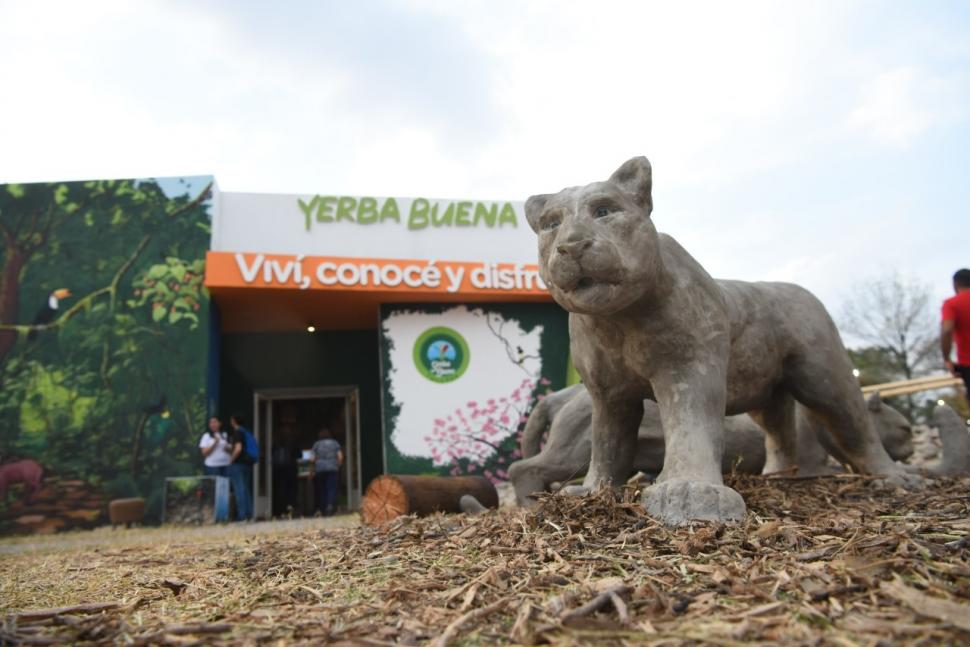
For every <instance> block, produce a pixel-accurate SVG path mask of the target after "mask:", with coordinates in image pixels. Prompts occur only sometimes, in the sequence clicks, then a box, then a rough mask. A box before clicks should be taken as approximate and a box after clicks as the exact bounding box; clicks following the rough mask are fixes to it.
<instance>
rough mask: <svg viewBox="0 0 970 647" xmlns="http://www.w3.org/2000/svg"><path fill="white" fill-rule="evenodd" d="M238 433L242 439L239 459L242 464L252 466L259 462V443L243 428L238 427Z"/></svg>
mask: <svg viewBox="0 0 970 647" xmlns="http://www.w3.org/2000/svg"><path fill="white" fill-rule="evenodd" d="M239 433H240V434H241V435H242V437H243V451H242V454H241V455H240V456H239V459H240V460H241V461H242V462H244V463H248V464H250V465H252V464H253V463H255V462H257V461H258V460H259V443H257V442H256V437H255V436H253V433H252V432H251V431H249V430H248V429H246V428H245V427H240V428H239Z"/></svg>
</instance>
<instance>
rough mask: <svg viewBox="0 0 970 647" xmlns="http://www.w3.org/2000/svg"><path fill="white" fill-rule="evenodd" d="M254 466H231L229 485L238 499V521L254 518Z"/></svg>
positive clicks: (237, 464) (243, 464)
mask: <svg viewBox="0 0 970 647" xmlns="http://www.w3.org/2000/svg"><path fill="white" fill-rule="evenodd" d="M252 480H253V466H252V465H246V464H245V463H233V464H232V465H230V466H229V483H230V484H231V485H232V493H233V495H235V497H236V519H237V520H239V521H244V520H245V519H251V518H252V516H253V494H252V485H251V483H252Z"/></svg>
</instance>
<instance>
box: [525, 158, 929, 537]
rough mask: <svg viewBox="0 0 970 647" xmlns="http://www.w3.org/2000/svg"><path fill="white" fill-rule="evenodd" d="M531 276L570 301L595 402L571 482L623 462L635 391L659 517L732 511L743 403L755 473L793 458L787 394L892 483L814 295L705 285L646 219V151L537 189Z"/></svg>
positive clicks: (611, 471) (628, 466) (614, 478)
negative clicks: (656, 463)
mask: <svg viewBox="0 0 970 647" xmlns="http://www.w3.org/2000/svg"><path fill="white" fill-rule="evenodd" d="M525 211H526V218H527V220H528V221H529V225H530V226H531V227H532V229H533V230H534V231H536V232H537V234H538V247H539V269H540V274H541V276H542V278H543V280H544V281H545V283H546V285H547V286H548V287H549V291H550V293H551V294H552V296H553V298H554V299H555V300H556V301H557V302H558V303H559V304H560V305H561V306H562V307H564V308H565V309H566V310H568V311H569V313H570V315H569V331H570V339H571V345H570V348H571V352H572V357H573V361H574V364H575V366H576V369H577V370H578V371H579V374H580V375H581V376H582V377H583V382H584V383H585V384H586V388H587V389H588V390H589V393H590V396H591V397H592V401H593V414H592V428H593V432H592V453H591V459H590V467H589V471H588V472H587V474H586V479H585V481H584V486H585V487H586V488H588V489H593V488H597V487H600V486H609V485H613V484H619V483H621V482H623V480H624V479H625V478H626V476H627V475H628V474H629V473H630V472H631V470H632V469H633V459H634V456H635V455H636V443H637V429H638V428H639V426H640V420H641V419H642V417H643V400H644V399H649V400H654V401H656V402H657V404H658V405H659V409H660V418H661V420H662V421H663V429H664V432H665V435H666V458H665V460H664V468H663V471H662V472H661V473H660V475H659V477H658V479H657V482H656V483H655V484H654V485H652V486H650V487H648V488H646V490H645V491H644V495H643V503H644V505H645V506H646V508H647V511H648V512H650V513H651V514H652V515H654V516H655V517H657V518H659V519H661V520H663V521H664V522H665V523H668V524H683V523H686V522H688V521H690V520H692V519H699V520H714V521H727V520H738V519H741V518H743V517H744V514H745V511H746V510H745V505H744V501H743V500H742V498H741V496H740V495H739V494H738V493H737V492H735V491H734V490H732V489H730V488H728V487H725V486H724V482H723V480H722V478H721V455H722V453H723V452H722V448H723V444H724V431H723V417H724V415H725V413H726V414H728V415H734V414H738V413H744V412H749V413H751V415H752V417H754V418H755V419H756V420H757V421H758V423H759V424H760V425H761V426H762V427H763V428H764V429H765V432H766V433H767V443H766V451H767V457H766V462H765V470H766V471H768V472H776V471H785V470H788V469H790V468H794V467H795V466H796V459H795V456H796V436H795V401H796V400H797V401H798V402H801V403H802V404H803V405H805V406H806V407H807V408H808V409H809V410H810V411H811V413H812V415H816V416H819V417H820V418H821V419H823V420H825V421H826V423H827V426H828V427H829V429H830V430H831V433H832V437H833V439H834V441H835V443H836V444H837V445H838V447H839V449H840V450H841V451H842V453H843V454H844V455H845V457H846V459H847V460H848V462H849V463H850V464H851V465H852V467H853V468H854V469H856V470H857V471H859V472H863V473H869V474H878V475H882V476H883V477H884V478H885V479H886V480H887V481H888V482H889V483H892V484H914V485H915V484H916V483H918V482H919V481H920V478H919V477H918V476H916V475H911V474H908V473H907V472H906V471H905V470H903V469H902V468H901V467H900V466H898V465H896V464H895V463H894V462H893V461H892V459H891V458H889V455H888V454H886V450H885V449H884V448H883V446H882V443H880V442H879V438H878V436H877V435H876V432H875V430H874V429H873V428H872V422H871V421H870V420H869V417H868V416H867V415H866V405H865V401H864V400H863V398H862V394H861V393H860V392H859V388H858V386H857V384H856V381H855V378H854V377H853V376H852V366H851V364H850V362H849V359H848V356H847V355H846V352H845V349H844V347H843V346H842V342H841V340H840V339H839V334H838V331H837V330H836V328H835V325H834V324H833V323H832V320H831V318H830V317H829V315H828V313H827V312H826V311H825V308H824V307H823V306H822V304H821V303H820V302H819V301H818V300H817V299H816V298H815V297H814V296H812V294H810V293H809V292H808V291H807V290H804V289H803V288H800V287H798V286H796V285H791V284H787V283H745V282H740V281H715V280H714V279H712V278H711V277H710V275H709V274H708V273H707V272H706V271H704V269H703V268H702V267H701V266H700V264H699V263H698V262H697V261H695V260H694V259H693V258H692V257H691V256H690V254H688V253H687V251H685V250H684V249H683V248H682V247H681V246H680V245H679V244H677V242H676V241H675V240H674V239H673V238H671V237H670V236H667V235H663V234H658V233H657V230H656V229H655V228H654V226H653V222H652V220H651V212H652V211H653V199H652V171H651V167H650V163H649V162H648V161H647V159H646V158H645V157H636V158H633V159H631V160H629V161H628V162H626V163H625V164H623V165H622V166H621V167H620V168H619V169H618V170H617V171H616V172H615V173H614V174H613V175H612V176H611V177H610V179H609V180H607V181H606V182H595V183H593V184H589V185H587V186H584V187H573V188H568V189H563V190H562V191H560V192H559V193H556V194H549V195H534V196H532V197H530V198H529V199H528V201H527V202H526V207H525Z"/></svg>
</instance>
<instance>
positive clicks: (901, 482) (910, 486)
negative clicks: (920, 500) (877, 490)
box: [876, 466, 926, 490]
mask: <svg viewBox="0 0 970 647" xmlns="http://www.w3.org/2000/svg"><path fill="white" fill-rule="evenodd" d="M876 486H877V487H889V488H897V487H901V488H905V489H907V490H922V489H924V488H925V487H926V479H925V478H923V476H922V475H920V474H916V473H913V472H910V471H909V470H907V469H905V468H904V467H901V466H897V467H896V468H895V469H894V470H893V471H892V472H890V473H889V474H887V475H885V476H883V477H881V478H879V479H878V480H876Z"/></svg>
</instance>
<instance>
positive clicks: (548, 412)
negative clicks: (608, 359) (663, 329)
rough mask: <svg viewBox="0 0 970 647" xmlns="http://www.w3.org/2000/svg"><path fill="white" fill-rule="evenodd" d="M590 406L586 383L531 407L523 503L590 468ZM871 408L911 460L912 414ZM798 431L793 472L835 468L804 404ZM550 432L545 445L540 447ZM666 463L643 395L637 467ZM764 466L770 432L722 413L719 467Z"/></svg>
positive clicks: (518, 467)
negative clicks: (535, 494) (768, 433)
mask: <svg viewBox="0 0 970 647" xmlns="http://www.w3.org/2000/svg"><path fill="white" fill-rule="evenodd" d="M592 411H593V402H592V399H591V398H590V395H589V393H588V392H587V391H586V389H585V388H584V387H583V386H582V385H574V386H570V387H567V388H565V389H562V390H560V391H556V392H554V393H550V394H549V395H547V396H545V398H543V399H542V400H541V401H540V402H539V403H538V404H537V405H536V406H535V407H534V408H533V410H532V413H531V414H530V415H529V419H528V421H527V422H526V425H525V429H524V431H523V433H522V440H521V445H522V447H521V448H522V455H523V456H524V458H523V459H522V460H518V461H516V462H514V463H512V465H510V466H509V479H510V480H511V482H512V484H513V487H514V488H515V495H516V500H517V501H518V503H519V505H523V506H531V505H534V504H535V498H534V497H533V496H531V495H532V494H534V493H535V492H542V491H545V490H546V489H547V488H548V487H549V485H550V484H552V483H554V482H557V481H565V480H569V479H572V478H575V477H576V476H579V475H581V474H583V473H584V472H585V471H586V469H587V468H588V467H589V460H590V436H591V429H590V424H591V421H592ZM868 411H869V416H870V417H871V418H872V421H873V424H874V425H875V428H876V431H877V432H878V434H879V437H880V439H881V440H882V444H883V446H884V447H885V448H886V451H888V452H889V455H890V456H891V457H892V458H893V459H894V460H900V461H902V460H906V459H907V458H909V457H910V456H911V455H912V454H913V440H912V428H911V426H910V424H909V420H907V419H906V417H905V416H904V415H903V414H901V413H899V412H898V411H897V410H896V409H894V408H892V407H891V406H889V405H887V404H884V403H883V402H882V400H881V399H880V398H879V396H878V395H874V396H871V397H870V398H869V399H868ZM796 433H797V434H798V471H797V472H796V473H795V474H793V476H815V475H819V474H828V473H832V472H834V471H836V468H835V467H833V466H831V465H830V463H829V454H828V452H827V451H826V450H825V449H824V447H823V446H826V447H827V446H829V445H831V444H832V441H831V439H829V438H827V437H828V431H827V430H826V429H825V427H824V426H822V425H821V424H820V423H819V421H818V420H816V419H814V418H812V417H810V416H808V415H807V412H806V410H805V408H804V407H802V406H801V405H798V406H797V409H796ZM546 434H547V435H546ZM544 435H546V443H545V446H544V447H543V448H542V450H541V451H540V450H539V446H540V443H541V441H542V437H543V436H544ZM823 438H825V440H824V441H823ZM820 443H821V444H820ZM663 463H664V434H663V428H662V426H661V422H660V410H659V408H658V407H657V404H656V403H654V402H651V401H650V400H645V401H644V403H643V419H642V420H641V422H640V429H639V431H638V435H637V451H636V458H635V459H634V463H633V467H634V469H636V470H639V471H641V472H644V473H646V474H658V473H659V472H660V471H661V470H662V469H663ZM764 464H765V433H764V431H762V429H761V427H760V426H759V425H758V424H757V423H756V422H755V421H754V420H753V419H752V418H751V417H750V416H748V415H747V414H741V415H737V416H728V417H726V418H724V453H723V455H722V457H721V471H723V472H725V473H727V472H729V471H731V470H736V471H738V472H740V473H745V474H760V473H761V471H762V469H763V468H764Z"/></svg>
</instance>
